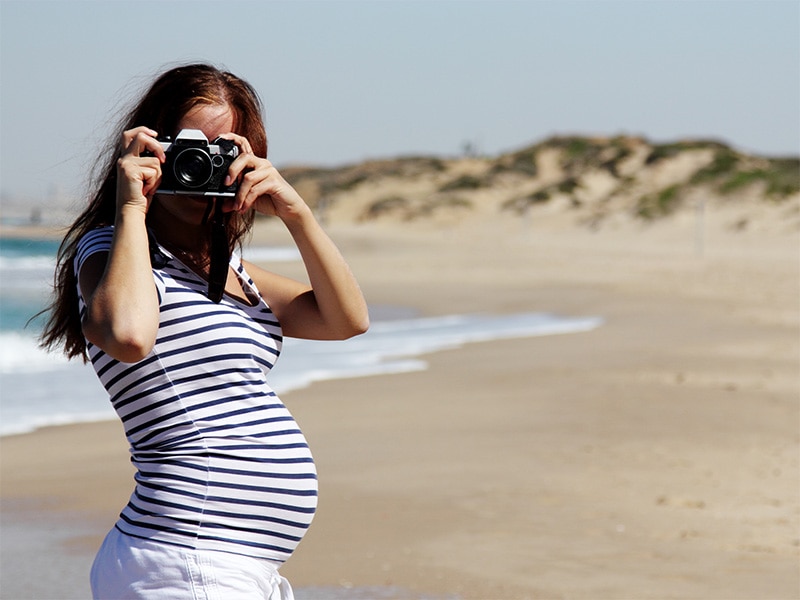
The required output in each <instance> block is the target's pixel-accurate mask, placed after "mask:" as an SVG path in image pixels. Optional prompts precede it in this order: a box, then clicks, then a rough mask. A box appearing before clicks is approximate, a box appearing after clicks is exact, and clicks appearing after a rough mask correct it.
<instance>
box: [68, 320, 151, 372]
mask: <svg viewBox="0 0 800 600" xmlns="http://www.w3.org/2000/svg"><path fill="white" fill-rule="evenodd" d="M83 335H84V336H85V337H86V339H87V340H88V341H89V342H91V343H92V344H93V345H95V346H97V347H98V348H100V349H101V350H103V352H105V353H106V354H108V355H109V356H111V357H112V358H115V359H116V360H118V361H120V362H124V363H136V362H139V361H140V360H142V359H143V358H144V357H145V356H147V355H148V354H150V352H151V351H152V349H153V346H155V335H152V334H151V333H150V332H149V331H147V330H146V329H145V328H143V327H141V326H138V327H137V326H136V325H133V326H131V327H104V326H102V325H98V324H96V323H93V322H90V321H87V320H84V322H83Z"/></svg>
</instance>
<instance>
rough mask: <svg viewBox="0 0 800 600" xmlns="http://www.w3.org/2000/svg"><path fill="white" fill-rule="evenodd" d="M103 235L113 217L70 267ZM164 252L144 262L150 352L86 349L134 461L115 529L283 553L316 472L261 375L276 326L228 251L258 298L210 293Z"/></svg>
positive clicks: (295, 536) (280, 558)
mask: <svg viewBox="0 0 800 600" xmlns="http://www.w3.org/2000/svg"><path fill="white" fill-rule="evenodd" d="M112 237H113V228H112V227H107V228H103V229H97V230H94V231H92V232H90V233H89V234H87V235H86V236H84V238H83V239H82V240H81V242H80V244H79V247H78V254H77V256H76V259H75V268H76V272H79V269H80V266H81V265H82V264H83V263H84V261H85V260H86V259H87V258H88V257H89V256H90V255H92V254H94V253H95V252H107V251H108V250H109V248H110V246H111V241H112ZM162 251H163V252H164V253H165V254H167V255H168V256H169V262H168V264H167V265H166V266H165V267H164V268H162V269H154V270H153V275H154V280H155V284H156V288H157V290H158V294H159V299H160V325H159V330H158V337H157V340H156V344H155V347H154V348H153V350H152V351H151V352H150V354H149V355H148V356H146V357H145V358H144V359H143V360H141V361H139V362H137V363H134V364H130V363H122V362H119V361H117V360H115V359H113V358H111V357H110V356H108V355H107V354H106V353H105V352H103V351H102V350H101V349H100V348H97V347H96V346H94V345H91V344H90V345H89V348H88V350H89V356H90V358H91V361H92V364H93V365H94V369H95V371H96V373H97V376H98V378H99V379H100V381H101V382H102V384H103V386H104V387H105V388H106V390H107V391H108V394H109V396H110V398H111V402H112V404H113V406H114V409H115V410H116V412H117V414H118V415H119V417H120V419H122V423H123V425H124V427H125V433H126V435H127V437H128V441H129V442H130V445H131V454H132V458H131V460H132V462H133V464H134V465H135V467H136V469H137V474H136V489H135V491H134V493H133V495H132V496H131V499H130V502H129V504H128V505H127V506H126V507H125V509H124V510H123V511H122V513H121V515H120V519H119V521H118V522H117V528H119V529H120V530H121V531H122V532H124V533H126V534H129V535H133V536H136V537H141V538H147V539H152V540H159V541H162V542H165V543H169V544H174V545H178V546H185V547H189V548H195V549H206V550H222V551H227V552H234V553H238V554H246V555H248V556H253V557H257V558H264V559H267V560H270V561H273V562H276V563H282V562H284V561H285V560H286V559H287V558H288V557H289V556H290V555H291V553H292V551H293V550H294V548H295V547H296V546H297V544H298V543H299V542H300V540H301V538H302V536H303V534H304V533H305V531H306V530H307V529H308V526H309V525H310V523H311V519H312V518H313V515H314V511H315V509H316V505H317V476H316V470H315V468H314V462H313V459H312V457H311V452H310V450H309V448H308V444H307V443H306V440H305V437H304V436H303V434H302V432H301V431H300V429H299V427H298V426H297V423H295V421H294V418H293V417H292V416H291V414H289V411H288V410H287V409H286V407H285V406H284V405H283V403H282V402H281V401H280V399H279V398H278V396H277V395H276V394H275V392H273V391H272V389H271V388H270V387H269V385H268V384H267V381H266V375H267V373H269V371H270V369H271V368H272V366H273V365H274V364H275V361H276V359H277V358H278V355H279V353H280V349H281V343H282V336H281V328H280V325H279V323H278V321H277V320H276V319H275V316H274V315H273V314H272V311H271V310H270V308H269V307H268V306H267V304H266V302H265V301H264V300H263V298H261V295H260V294H259V293H258V290H257V289H256V287H255V285H254V283H253V281H252V280H251V279H250V278H249V276H248V275H247V273H246V272H245V271H244V268H243V267H242V264H241V261H240V260H239V258H238V257H237V256H234V257H233V258H232V259H231V265H232V266H233V268H234V269H235V270H236V271H237V272H238V273H239V277H240V280H241V282H242V287H243V289H244V290H245V291H246V292H247V293H248V295H249V296H250V298H251V299H252V301H253V302H252V303H254V304H255V306H249V305H247V304H246V303H243V302H240V301H238V300H236V299H234V298H231V297H230V296H228V295H226V296H225V297H224V298H223V300H222V302H221V303H219V304H215V303H213V302H212V301H210V300H209V299H208V298H207V297H206V288H207V283H206V282H205V281H203V280H202V279H201V278H200V277H199V276H197V275H196V274H195V273H193V272H192V271H191V270H190V269H188V268H187V267H186V266H184V265H183V264H181V263H180V261H178V260H177V259H176V258H175V257H173V256H171V255H169V253H167V252H166V251H165V250H163V249H162ZM79 296H80V290H79ZM80 308H81V314H83V313H84V311H85V304H84V301H83V298H82V297H80Z"/></svg>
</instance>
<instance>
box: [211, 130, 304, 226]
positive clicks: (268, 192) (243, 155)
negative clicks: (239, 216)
mask: <svg viewBox="0 0 800 600" xmlns="http://www.w3.org/2000/svg"><path fill="white" fill-rule="evenodd" d="M220 137H223V138H225V139H228V140H231V141H233V142H235V143H236V145H237V146H238V147H239V156H238V157H237V158H236V160H234V161H233V163H231V166H230V168H229V169H228V178H227V179H226V181H225V185H230V184H231V183H232V182H233V181H235V180H237V179H238V180H239V190H238V191H237V192H236V197H235V198H233V199H232V200H226V202H225V209H226V210H227V211H236V212H240V213H243V212H246V211H248V210H250V209H251V208H254V209H255V210H256V211H257V212H259V213H262V214H265V215H274V216H277V217H279V218H280V219H281V220H283V221H288V220H292V219H294V218H296V217H298V216H301V215H302V214H303V213H304V212H305V211H307V210H309V208H308V205H307V204H306V203H305V201H304V200H303V199H302V198H301V197H300V194H298V193H297V192H296V191H295V189H294V188H293V187H292V186H291V185H289V183H288V182H287V181H286V180H285V179H284V178H283V176H282V175H281V174H280V173H279V172H278V170H277V169H276V168H275V167H274V166H273V165H272V163H271V162H270V161H268V160H267V159H266V158H261V157H259V156H256V155H255V154H253V151H252V148H251V147H250V142H248V141H247V139H246V138H244V137H242V136H240V135H236V134H235V133H228V134H224V135H222V136H220Z"/></svg>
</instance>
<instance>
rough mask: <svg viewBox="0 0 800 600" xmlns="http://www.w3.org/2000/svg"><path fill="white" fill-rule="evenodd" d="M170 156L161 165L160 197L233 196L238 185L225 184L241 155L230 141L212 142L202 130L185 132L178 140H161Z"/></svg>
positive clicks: (236, 183)
mask: <svg viewBox="0 0 800 600" xmlns="http://www.w3.org/2000/svg"><path fill="white" fill-rule="evenodd" d="M159 142H160V143H161V147H162V148H163V149H164V152H165V153H166V155H167V160H166V162H165V163H164V164H163V165H162V166H161V185H160V186H159V187H158V191H157V193H159V194H186V195H192V196H209V197H220V196H222V197H232V196H235V195H236V190H237V189H238V187H239V184H238V182H236V181H234V182H233V184H232V185H229V186H226V185H225V176H226V175H227V174H228V167H230V166H231V163H232V162H233V161H234V159H235V158H236V157H237V156H238V155H239V148H237V147H236V144H234V143H233V142H232V141H231V140H226V139H223V138H217V139H215V140H214V141H213V142H212V143H210V144H209V143H208V139H207V138H206V136H205V135H204V134H203V132H202V131H200V130H199V129H182V130H181V132H180V133H179V134H178V135H177V136H176V137H175V139H174V140H172V139H171V138H166V139H163V140H162V139H159Z"/></svg>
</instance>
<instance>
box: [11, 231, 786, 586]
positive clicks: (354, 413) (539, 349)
mask: <svg viewBox="0 0 800 600" xmlns="http://www.w3.org/2000/svg"><path fill="white" fill-rule="evenodd" d="M680 225H681V224H680V223H678V224H676V223H672V224H664V225H663V226H658V227H653V228H652V229H650V230H649V231H647V232H646V233H642V232H641V231H637V230H630V229H627V230H626V229H622V230H618V231H608V232H588V231H577V230H561V229H558V228H554V229H551V230H543V229H540V228H539V227H538V226H537V224H531V225H529V226H522V225H521V224H519V223H491V224H486V225H485V226H484V225H482V226H481V227H472V226H465V227H462V228H450V229H443V230H437V229H435V228H434V227H433V226H425V225H421V226H419V227H414V228H413V229H407V228H406V229H404V228H403V226H399V227H394V226H390V225H388V224H387V225H379V226H375V227H356V226H348V227H344V226H338V227H332V228H330V230H331V234H332V236H333V237H334V239H335V240H336V241H337V243H338V244H339V246H340V248H341V249H342V251H343V253H344V255H345V256H346V257H347V258H348V261H349V262H350V264H351V267H352V268H353V270H354V272H355V273H356V275H357V277H358V278H359V281H360V282H361V284H362V287H363V288H364V291H365V294H366V295H367V298H368V300H369V301H370V302H372V303H378V304H392V305H397V306H409V307H413V308H415V309H416V310H418V311H419V314H420V315H422V316H435V315H441V314H450V313H455V314H461V313H472V312H492V313H497V314H512V313H515V312H522V311H530V312H535V311H540V310H541V311H554V312H558V313H560V314H570V315H588V314H599V315H602V316H603V317H604V318H605V319H606V322H605V324H604V325H603V326H601V327H600V328H598V329H596V330H594V331H591V332H587V333H579V334H570V335H563V336H547V337H540V338H520V339H510V340H497V341H491V342H482V343H475V344H468V345H466V346H464V347H462V348H458V349H453V350H445V351H441V352H437V353H434V354H428V355H425V356H424V360H425V361H426V362H427V363H428V365H429V366H428V369H427V370H425V371H419V372H413V373H404V374H394V375H380V376H374V377H363V378H357V379H342V380H330V381H323V382H317V383H314V384H313V385H311V386H310V387H308V388H304V389H300V390H295V391H292V392H289V393H287V394H285V395H284V400H285V402H286V404H287V405H288V406H289V408H290V410H291V411H292V413H293V414H294V415H295V417H296V418H297V420H298V422H299V423H300V425H301V427H302V428H303V431H304V432H305V434H306V437H307V438H308V440H309V443H310V445H311V448H312V451H313V452H314V455H315V458H316V461H317V466H318V470H319V473H320V506H319V511H318V514H317V516H316V518H315V521H314V523H313V525H312V527H311V529H310V530H309V533H308V535H307V536H306V538H305V539H304V540H303V542H302V543H301V544H300V546H299V548H298V550H297V552H296V553H295V555H294V556H293V557H292V558H291V559H290V561H289V562H288V563H287V564H286V565H285V566H284V567H283V568H282V573H283V574H284V575H285V576H286V577H287V578H288V579H289V580H290V581H291V582H292V585H293V586H294V587H295V588H296V589H303V588H309V589H310V588H313V587H315V586H323V587H326V588H331V587H334V588H336V587H344V588H346V587H347V586H355V587H356V588H363V587H369V586H389V587H391V586H397V587H399V588H402V589H405V590H409V591H410V592H411V593H412V594H415V595H416V596H417V597H427V598H430V597H432V596H433V597H438V596H442V597H451V598H452V597H457V598H464V599H470V598H475V599H480V598H487V597H494V598H560V597H562V598H563V597H571V598H593V599H598V598H627V597H637V598H664V597H671V598H687V599H688V598H698V597H707V598H720V599H721V598H726V599H728V598H742V599H744V598H754V597H791V595H792V594H795V593H796V590H797V589H798V585H800V569H798V566H797V564H798V560H797V559H798V557H800V539H798V537H797V535H796V532H797V531H798V529H799V528H800V510H798V502H797V489H798V486H799V485H800V465H799V464H798V459H797V453H798V449H799V446H798V438H797V428H796V424H797V422H798V415H799V414H800V411H799V408H800V407H798V399H797V398H798V391H800V379H799V378H798V372H797V366H798V364H799V360H800V343H798V340H799V339H800V338H799V337H798V332H799V331H800V326H799V322H800V319H798V317H799V316H800V315H798V306H797V300H798V298H800V289H799V288H800V278H799V277H798V274H800V264H798V261H797V256H796V248H797V242H798V236H797V235H795V234H791V235H788V234H781V235H780V236H773V237H768V236H763V235H756V234H749V233H743V234H741V235H739V234H731V233H726V232H725V231H724V230H723V229H722V228H717V229H709V232H708V236H707V243H706V247H705V251H704V255H703V256H702V258H699V257H697V256H696V255H695V253H694V252H695V249H694V247H693V244H692V235H691V233H692V230H691V228H689V227H682V226H680ZM285 236H286V234H285V232H283V231H281V230H280V228H277V227H275V226H273V224H270V223H263V224H260V225H259V227H258V229H257V231H256V232H255V235H254V242H256V243H259V244H261V243H264V242H265V241H269V242H270V244H273V243H275V240H278V241H280V243H283V242H284V241H285V239H286V238H285ZM280 243H279V244H277V245H280ZM273 266H274V268H275V270H276V271H279V272H281V273H283V274H286V275H288V276H295V277H301V276H302V273H301V272H300V271H299V269H300V266H299V265H296V264H290V263H286V264H283V263H281V264H276V265H273ZM0 449H2V452H1V453H0V468H1V469H2V472H1V475H2V479H1V481H2V487H1V488H0V497H2V510H1V511H0V512H1V513H2V519H3V523H17V524H24V523H25V522H44V521H45V520H46V519H44V516H47V518H50V517H56V518H57V517H59V516H60V515H70V518H71V519H73V522H74V523H78V522H80V519H81V518H83V517H78V515H83V516H85V517H86V518H87V520H86V521H85V522H80V523H81V524H80V526H79V531H77V532H74V534H71V537H70V538H69V539H68V540H64V541H62V542H59V543H57V544H55V545H54V546H53V548H52V550H50V551H49V554H48V550H47V549H48V546H42V547H41V548H39V549H38V552H40V553H41V554H38V555H37V554H35V553H34V554H31V555H30V558H31V560H32V561H33V563H39V564H41V562H42V561H44V560H52V561H53V564H54V565H58V564H61V563H59V562H58V561H59V560H61V558H59V557H63V556H65V555H68V554H70V553H72V555H78V554H80V553H81V552H82V553H84V555H87V556H88V555H91V554H93V548H96V547H97V546H96V545H97V544H99V540H100V539H101V538H102V536H103V535H105V532H106V531H107V529H108V527H110V526H111V524H112V523H113V521H114V520H115V519H116V515H117V513H118V512H119V510H120V509H121V507H122V506H123V505H124V503H125V502H126V501H127V497H128V495H129V493H130V491H131V489H132V479H131V478H132V471H131V468H130V465H129V463H128V460H127V458H128V457H127V448H126V444H125V441H124V438H123V436H122V432H121V427H120V426H119V424H118V423H115V422H104V423H97V424H90V425H78V426H62V427H53V428H49V429H47V430H40V431H37V432H35V433H32V434H23V435H19V436H9V437H4V438H0ZM87 490H90V493H87ZM26 519H27V520H28V521H26ZM48 522H49V521H48ZM475 549H479V552H478V553H477V554H476V551H475ZM29 551H30V552H34V551H33V550H29ZM4 562H5V561H4ZM3 568H4V570H5V568H6V566H4V567H3ZM4 575H6V576H5V577H3V579H4V580H6V581H8V577H9V576H11V575H10V574H4ZM42 578H43V579H44V578H46V577H45V576H44V575H42ZM44 584H45V583H44V582H43V585H44ZM7 585H8V584H7V583H4V584H3V587H4V589H5V588H6V587H7ZM53 589H55V588H53ZM21 597H34V596H21Z"/></svg>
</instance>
